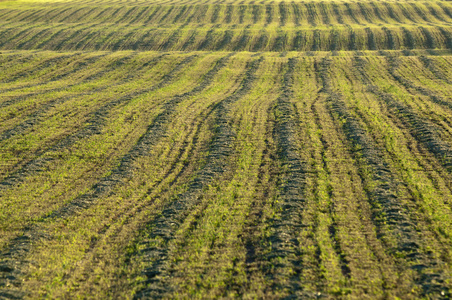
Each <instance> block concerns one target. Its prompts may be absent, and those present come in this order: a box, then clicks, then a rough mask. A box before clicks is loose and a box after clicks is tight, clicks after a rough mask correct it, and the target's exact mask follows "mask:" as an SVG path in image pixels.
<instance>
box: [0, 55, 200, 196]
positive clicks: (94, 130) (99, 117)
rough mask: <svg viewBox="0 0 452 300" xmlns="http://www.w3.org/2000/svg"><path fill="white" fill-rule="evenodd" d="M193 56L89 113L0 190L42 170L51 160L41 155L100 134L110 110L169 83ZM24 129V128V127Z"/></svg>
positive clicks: (2, 182)
mask: <svg viewBox="0 0 452 300" xmlns="http://www.w3.org/2000/svg"><path fill="white" fill-rule="evenodd" d="M194 57H195V56H190V57H188V58H186V59H185V61H182V62H181V63H179V64H178V65H177V66H176V67H175V68H174V69H173V70H172V71H171V72H170V73H168V74H166V75H165V76H164V77H163V78H162V80H161V82H160V83H158V84H156V85H154V86H151V87H149V88H144V89H141V90H138V91H133V92H130V93H128V94H126V95H123V96H121V97H119V98H116V99H114V100H110V101H108V102H107V103H105V104H103V105H102V106H101V107H99V108H98V109H96V110H95V111H93V112H91V113H89V115H88V116H87V118H86V119H87V120H86V123H87V124H89V125H88V126H84V127H82V128H78V129H77V130H76V131H75V132H72V133H69V135H67V136H65V137H63V138H61V139H60V140H58V141H56V142H55V143H54V144H53V145H49V146H50V147H47V148H45V149H41V150H40V151H39V152H40V153H39V152H38V154H37V155H36V157H34V158H33V159H32V160H30V161H28V162H26V163H25V164H24V165H23V166H21V167H20V169H18V170H15V171H14V172H12V173H11V174H9V175H8V176H7V177H6V178H3V180H2V181H1V182H0V190H5V189H10V188H12V187H14V186H17V185H18V184H20V183H21V182H23V180H25V179H26V178H27V177H28V176H30V175H31V174H34V173H36V172H39V170H41V169H43V168H44V167H45V165H46V164H47V163H49V162H50V161H51V160H52V158H50V157H45V156H44V155H43V154H45V153H46V152H52V151H55V150H57V149H64V148H67V147H70V146H71V145H73V144H74V143H76V142H77V141H79V140H80V139H86V138H88V137H90V136H92V135H95V134H99V133H101V130H102V127H103V126H104V123H105V121H106V117H107V116H108V114H109V112H110V110H111V109H113V108H114V107H117V106H119V105H124V104H126V103H127V102H129V101H132V100H133V99H134V98H136V97H139V96H140V95H144V94H146V93H149V92H152V91H155V90H157V89H160V88H162V87H164V86H166V85H168V84H170V83H171V80H173V79H174V77H175V75H176V74H177V73H178V72H179V71H180V70H181V69H182V68H183V67H184V66H185V65H186V64H187V63H189V62H190V61H191V60H192V59H193V58H194ZM25 127H26V126H25Z"/></svg>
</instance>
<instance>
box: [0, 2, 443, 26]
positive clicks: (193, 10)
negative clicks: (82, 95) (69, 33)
mask: <svg viewBox="0 0 452 300" xmlns="http://www.w3.org/2000/svg"><path fill="white" fill-rule="evenodd" d="M0 18H1V20H2V22H3V23H8V22H30V23H37V22H51V23H108V24H128V25H134V24H135V25H137V24H141V25H143V24H144V25H148V26H149V25H156V24H159V25H161V26H168V25H177V26H180V25H183V24H221V25H227V24H236V25H241V26H245V25H253V24H256V25H260V26H263V25H265V26H272V24H276V25H280V26H286V27H294V26H303V27H305V26H325V25H326V26H329V25H339V24H347V25H366V24H367V25H369V24H392V25H394V24H398V25H403V24H407V25H408V24H428V23H435V24H448V25H450V22H451V18H452V6H451V5H450V4H449V2H447V1H430V2H421V1H416V2H400V1H397V2H384V3H382V2H378V1H370V2H367V1H364V2H359V3H358V2H304V3H285V2H281V3H279V4H254V5H250V4H248V5H243V4H242V5H240V4H234V5H218V4H216V5H213V4H211V5H206V4H197V5H193V4H187V5H184V4H178V5H171V4H169V5H157V4H155V3H153V5H146V6H139V5H136V4H132V3H129V4H128V5H114V4H113V5H112V4H108V3H97V4H96V3H92V2H91V3H87V4H83V3H82V4H80V3H77V4H72V5H67V4H64V3H62V4H61V3H60V4H58V3H57V4H53V5H52V6H49V5H46V4H45V3H43V4H38V3H33V2H31V4H27V3H24V4H22V3H21V4H20V7H16V6H15V5H14V4H8V5H1V6H0Z"/></svg>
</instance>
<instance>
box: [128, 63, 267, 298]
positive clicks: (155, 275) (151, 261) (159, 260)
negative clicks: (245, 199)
mask: <svg viewBox="0 0 452 300" xmlns="http://www.w3.org/2000/svg"><path fill="white" fill-rule="evenodd" d="M262 60H263V58H260V59H258V60H254V61H253V62H251V63H249V65H248V66H247V72H246V74H245V77H244V79H243V80H242V82H241V86H240V88H239V89H238V90H237V91H236V92H235V93H234V94H232V95H230V96H228V97H227V98H225V99H223V100H222V101H220V102H219V103H218V104H216V105H215V110H216V116H215V121H214V124H215V127H216V130H215V134H214V137H213V139H212V142H211V144H210V147H209V154H208V156H207V158H206V162H205V165H204V166H203V167H202V169H201V170H200V171H198V172H197V174H196V176H195V178H194V179H193V180H192V181H191V182H190V183H189V184H188V188H187V190H186V191H185V192H183V193H182V194H179V195H178V196H177V198H176V199H175V200H174V201H172V202H171V203H170V204H169V205H168V206H167V207H165V208H164V210H163V211H162V213H161V214H160V215H159V216H158V217H157V218H156V219H154V220H152V221H151V222H149V223H148V224H147V227H148V230H147V231H148V232H149V236H148V237H146V238H144V239H143V240H142V241H141V244H142V245H146V246H147V247H146V248H145V249H144V250H143V251H142V252H141V253H140V255H141V256H142V257H143V259H144V262H145V264H146V265H147V267H146V268H145V270H144V271H143V274H144V275H145V276H146V278H147V279H146V282H145V283H146V287H145V288H143V289H142V290H141V291H139V292H138V293H137V294H136V295H135V299H142V298H149V297H152V298H160V297H165V296H164V295H168V294H170V293H171V291H172V290H173V288H169V287H168V285H167V284H166V282H165V281H166V278H167V276H166V274H168V273H169V272H170V255H171V253H170V250H169V244H170V243H171V242H172V241H173V239H174V235H175V232H176V231H177V229H178V228H179V227H180V226H181V225H182V223H183V222H184V220H185V218H186V217H187V214H188V213H189V212H190V211H191V210H192V209H193V208H194V207H196V206H197V205H199V204H200V202H201V201H202V195H201V193H202V191H203V189H204V188H206V187H207V186H208V185H209V184H210V183H212V182H213V181H214V180H215V179H216V178H218V177H219V176H221V175H222V174H223V173H224V172H225V171H226V169H227V168H228V165H227V162H228V159H229V158H230V157H231V156H232V155H233V152H234V149H233V144H234V132H233V130H232V127H231V125H230V122H229V118H230V116H229V114H230V110H231V106H232V105H233V104H234V103H235V102H237V101H238V100H239V99H241V98H242V97H243V96H245V95H246V94H247V93H248V91H249V90H250V89H251V88H252V86H253V82H254V80H255V73H256V71H257V69H258V68H259V65H260V63H261V62H262Z"/></svg>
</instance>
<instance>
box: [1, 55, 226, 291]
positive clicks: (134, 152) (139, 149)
mask: <svg viewBox="0 0 452 300" xmlns="http://www.w3.org/2000/svg"><path fill="white" fill-rule="evenodd" d="M228 58H229V56H226V57H223V58H221V59H220V60H219V61H218V62H217V63H216V64H215V66H214V67H213V68H212V69H211V70H210V71H209V72H208V73H206V74H205V76H204V77H203V80H202V82H201V83H200V84H199V85H198V86H196V87H195V88H194V89H192V90H191V91H189V92H186V93H183V94H181V95H177V96H175V97H173V98H172V99H170V100H169V101H167V102H165V103H163V105H162V109H163V111H162V112H161V113H160V114H159V115H157V117H156V118H155V119H154V121H153V122H152V123H151V124H150V125H149V126H148V128H147V131H146V132H145V133H144V134H143V135H142V136H141V137H140V139H139V140H138V142H137V144H136V145H135V146H134V147H132V149H130V150H129V151H128V153H126V154H125V155H124V156H123V157H122V158H121V159H120V164H119V166H118V167H116V168H115V169H113V170H112V171H111V172H110V175H107V176H105V177H103V178H101V179H100V180H99V181H98V183H97V184H95V185H94V186H93V187H92V189H90V190H89V191H88V192H87V193H84V194H82V195H80V196H78V197H76V198H75V199H73V200H72V201H71V202H69V203H66V204H64V205H62V206H61V207H60V208H58V209H57V210H55V211H53V212H51V213H50V214H47V215H46V216H45V217H43V218H42V221H48V220H52V221H55V220H65V219H68V218H69V217H71V216H74V215H75V214H77V213H79V212H80V211H83V210H86V209H88V208H89V207H90V206H91V205H93V204H94V203H95V202H96V201H97V200H99V199H100V198H102V197H107V196H108V195H109V194H110V193H111V191H112V190H113V189H114V188H116V187H117V186H118V185H121V184H122V183H123V182H125V181H126V180H127V179H128V178H131V177H132V176H133V165H134V164H135V161H136V160H137V159H139V158H140V157H143V156H146V155H148V154H149V152H150V151H151V148H152V147H153V145H155V144H156V143H157V142H159V140H160V139H162V138H163V137H164V136H165V134H166V126H167V124H168V123H169V122H170V121H171V116H172V114H173V113H174V111H175V109H176V106H177V105H178V103H180V102H181V101H183V100H185V99H187V98H189V97H192V96H193V95H196V94H198V93H200V92H201V91H203V90H204V89H206V88H207V87H208V86H209V85H210V84H211V83H212V81H213V78H214V77H215V76H216V74H217V73H218V72H219V71H220V70H221V69H222V68H223V67H224V66H225V64H226V61H227V60H228ZM191 59H193V56H191V57H188V58H186V59H185V61H182V62H181V64H179V65H178V66H177V67H176V69H173V70H172V71H171V73H170V74H167V75H166V76H165V79H166V80H163V81H161V82H160V83H159V84H157V85H156V86H153V87H152V89H154V90H155V89H158V88H162V87H163V86H164V85H167V84H170V83H171V79H172V77H173V76H174V75H175V74H177V71H178V69H180V68H181V67H182V66H184V65H186V63H188V62H189V61H190V60H191ZM41 227H43V225H42V223H41V224H40V223H37V224H34V225H32V226H29V227H27V228H25V229H24V231H23V234H22V236H21V237H18V238H15V239H13V240H12V241H10V243H9V244H8V245H7V246H6V247H4V248H3V251H2V269H1V270H2V273H3V274H2V278H1V279H2V280H3V281H6V283H5V282H3V285H5V284H6V285H10V284H14V285H15V286H16V287H17V286H19V285H20V280H21V279H20V278H21V276H22V275H23V270H22V269H23V268H24V266H25V265H26V263H27V261H26V255H27V253H28V252H29V251H30V250H31V247H32V245H33V243H35V242H36V241H39V240H40V239H43V238H44V239H45V238H46V235H45V231H44V230H43V228H41Z"/></svg>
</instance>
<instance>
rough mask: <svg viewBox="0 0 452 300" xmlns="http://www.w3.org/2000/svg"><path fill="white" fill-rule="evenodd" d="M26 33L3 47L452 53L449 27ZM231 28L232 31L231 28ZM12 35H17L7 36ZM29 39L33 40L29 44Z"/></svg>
mask: <svg viewBox="0 0 452 300" xmlns="http://www.w3.org/2000/svg"><path fill="white" fill-rule="evenodd" d="M39 27H40V29H37V28H35V25H34V26H32V27H30V28H26V27H25V29H24V27H23V23H16V24H12V25H8V26H5V27H4V28H1V26H0V33H2V35H1V38H0V42H1V43H2V46H1V48H3V49H16V50H19V49H21V50H31V49H45V50H65V51H69V50H71V51H72V50H109V51H111V50H114V51H116V50H140V51H150V50H158V51H162V50H165V51H187V50H190V51H212V50H217V51H218V50H223V51H333V50H335V51H339V50H399V49H450V28H449V27H447V26H443V25H438V26H432V25H431V24H428V25H426V26H414V25H407V26H403V27H399V26H394V25H392V24H388V25H383V26H382V24H378V25H372V26H367V25H366V26H359V27H358V26H350V25H335V26H333V27H332V28H324V29H314V28H312V29H311V28H306V27H300V28H296V27H294V28H285V27H280V28H277V29H276V28H274V27H272V28H268V27H262V26H256V27H244V28H237V27H236V26H235V25H234V26H232V27H231V26H227V27H226V28H225V27H224V26H222V27H219V26H217V25H213V26H212V25H203V28H202V30H200V29H196V28H194V27H193V26H190V25H189V24H182V25H180V26H179V25H177V26H172V27H169V28H168V27H161V26H158V25H152V26H133V27H130V26H123V25H115V29H112V27H111V26H110V25H109V24H99V25H89V26H85V25H82V26H80V25H78V24H77V25H72V24H67V25H61V27H60V28H54V27H52V26H49V25H47V24H45V23H42V24H41V25H40V26H39ZM228 27H229V28H228ZM6 31H11V32H10V33H7V32H6ZM24 40H26V41H27V42H26V43H25V42H23V41H24Z"/></svg>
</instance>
